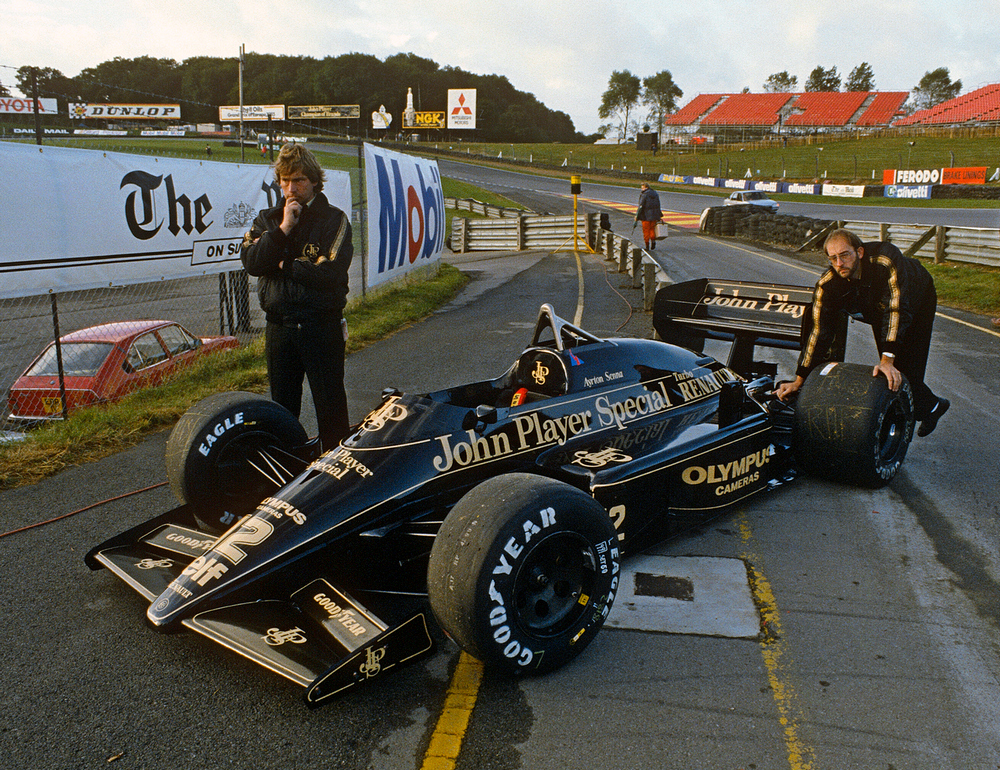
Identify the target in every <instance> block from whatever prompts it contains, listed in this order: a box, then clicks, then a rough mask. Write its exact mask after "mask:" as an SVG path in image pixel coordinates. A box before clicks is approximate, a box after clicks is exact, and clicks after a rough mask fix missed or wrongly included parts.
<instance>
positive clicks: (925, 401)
mask: <svg viewBox="0 0 1000 770" xmlns="http://www.w3.org/2000/svg"><path fill="white" fill-rule="evenodd" d="M935 312H937V292H936V291H935V290H934V287H933V286H932V287H931V288H930V290H929V291H928V293H927V296H926V297H925V298H924V301H923V302H922V303H921V305H920V308H919V309H918V310H917V312H916V313H915V314H914V316H913V321H912V322H911V324H910V328H909V329H907V331H906V337H905V338H904V339H903V340H902V343H901V344H900V345H899V352H898V353H897V354H896V361H895V365H896V368H897V369H899V371H901V372H902V373H903V374H905V375H906V379H907V380H908V381H909V383H910V387H911V388H912V389H913V416H914V417H915V418H916V420H917V422H920V421H921V420H925V419H927V416H928V415H929V414H930V413H931V409H933V408H934V404H936V403H937V400H938V397H937V396H935V395H934V393H933V392H932V391H931V389H930V388H929V387H927V384H926V383H925V382H924V372H925V370H926V369H927V352H928V351H929V350H930V347H931V331H932V330H933V328H934V313H935ZM881 352H882V351H881V350H880V351H879V353H881Z"/></svg>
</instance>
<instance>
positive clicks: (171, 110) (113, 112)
mask: <svg viewBox="0 0 1000 770" xmlns="http://www.w3.org/2000/svg"><path fill="white" fill-rule="evenodd" d="M69 116H70V118H72V119H74V120H83V119H84V118H101V119H102V120H179V119H180V117H181V106H180V105H179V104H74V103H71V104H70V105H69Z"/></svg>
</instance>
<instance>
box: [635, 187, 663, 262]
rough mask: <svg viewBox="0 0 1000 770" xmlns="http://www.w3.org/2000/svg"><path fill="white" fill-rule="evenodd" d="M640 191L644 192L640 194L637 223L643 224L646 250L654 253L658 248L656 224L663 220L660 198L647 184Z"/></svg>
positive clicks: (636, 216) (636, 213) (636, 215)
mask: <svg viewBox="0 0 1000 770" xmlns="http://www.w3.org/2000/svg"><path fill="white" fill-rule="evenodd" d="M640 189H641V190H642V192H641V193H639V208H638V209H637V210H636V212H635V221H636V222H642V239H643V241H645V242H646V250H647V251H652V250H653V249H655V248H656V224H657V223H658V222H659V221H660V220H661V219H663V212H662V211H661V210H660V196H659V195H657V193H656V190H653V189H651V188H650V186H649V185H648V184H646V183H645V182H643V183H642V185H641V186H640Z"/></svg>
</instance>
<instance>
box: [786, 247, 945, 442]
mask: <svg viewBox="0 0 1000 770" xmlns="http://www.w3.org/2000/svg"><path fill="white" fill-rule="evenodd" d="M823 249H824V251H826V255H827V258H828V259H829V260H830V267H829V268H828V269H827V270H826V272H825V273H823V275H821V276H820V279H819V281H817V283H816V288H815V289H814V290H813V304H812V317H811V319H809V320H810V321H811V328H810V329H808V332H809V336H808V338H807V339H806V342H805V344H804V346H803V348H802V353H801V355H800V356H799V364H798V368H797V370H796V372H795V374H796V377H795V380H794V381H793V382H785V383H782V384H781V385H779V386H778V388H777V394H778V397H779V398H781V399H784V398H786V397H787V396H788V395H790V394H791V393H794V392H795V391H797V390H798V389H799V388H801V387H802V384H803V382H805V378H806V376H807V375H808V374H809V372H810V371H812V370H813V369H814V368H815V367H816V366H818V365H819V364H822V363H825V361H824V360H822V357H823V355H822V351H826V350H829V349H830V346H831V342H832V340H833V335H834V333H835V329H836V319H837V318H838V316H839V314H840V313H842V312H847V313H849V314H850V315H852V316H853V317H855V318H860V319H861V320H862V321H864V322H865V323H868V324H871V327H872V332H873V333H874V335H875V344H876V346H877V347H878V352H879V354H880V356H881V358H880V360H879V362H878V364H877V365H876V366H875V368H874V369H873V370H872V376H873V377H877V376H878V375H879V374H882V375H883V376H884V377H885V378H886V380H887V381H888V382H889V387H890V388H892V390H899V386H900V383H901V381H902V377H901V374H902V375H906V379H907V380H908V381H909V383H910V387H911V388H912V389H913V402H914V403H913V408H914V417H915V418H916V419H917V420H918V421H920V428H919V429H918V430H917V435H918V436H927V435H929V434H930V433H931V431H933V430H934V428H935V427H937V423H938V420H940V419H941V417H942V415H944V413H945V412H946V411H948V407H949V406H950V405H951V404H950V402H949V401H948V399H946V398H938V397H937V396H935V395H934V393H933V392H931V389H930V388H929V387H927V385H926V383H924V371H925V369H926V368H927V351H928V349H929V348H930V344H931V330H932V328H933V326H934V313H935V311H936V310H937V292H936V291H935V290H934V279H933V278H931V275H930V273H928V272H927V270H926V269H925V268H924V266H923V265H922V264H920V262H919V260H916V259H913V258H912V257H906V256H903V254H902V252H900V250H899V249H897V248H896V247H895V246H893V245H892V244H891V243H888V242H874V243H862V242H861V239H860V238H858V236H857V235H855V234H854V233H852V232H851V231H850V230H834V231H833V232H832V233H830V235H828V236H827V238H826V242H825V243H824V244H823Z"/></svg>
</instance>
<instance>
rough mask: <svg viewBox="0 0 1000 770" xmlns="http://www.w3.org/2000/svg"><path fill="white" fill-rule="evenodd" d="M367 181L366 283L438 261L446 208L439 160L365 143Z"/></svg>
mask: <svg viewBox="0 0 1000 770" xmlns="http://www.w3.org/2000/svg"><path fill="white" fill-rule="evenodd" d="M365 182H366V185H367V191H368V264H367V270H366V276H367V285H368V286H377V285H378V284H380V283H385V282H386V281H390V280H393V279H395V278H398V277H399V276H402V275H405V274H406V273H408V272H410V271H411V270H415V269H416V268H419V267H424V266H426V265H430V264H433V263H435V262H440V260H441V254H442V252H443V251H444V235H445V233H444V230H445V212H444V192H443V190H442V189H441V174H440V172H439V171H438V164H437V161H435V160H427V159H425V158H415V157H413V156H412V155H404V154H402V153H398V152H393V151H391V150H384V149H382V148H381V147H375V146H374V145H371V144H365Z"/></svg>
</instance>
